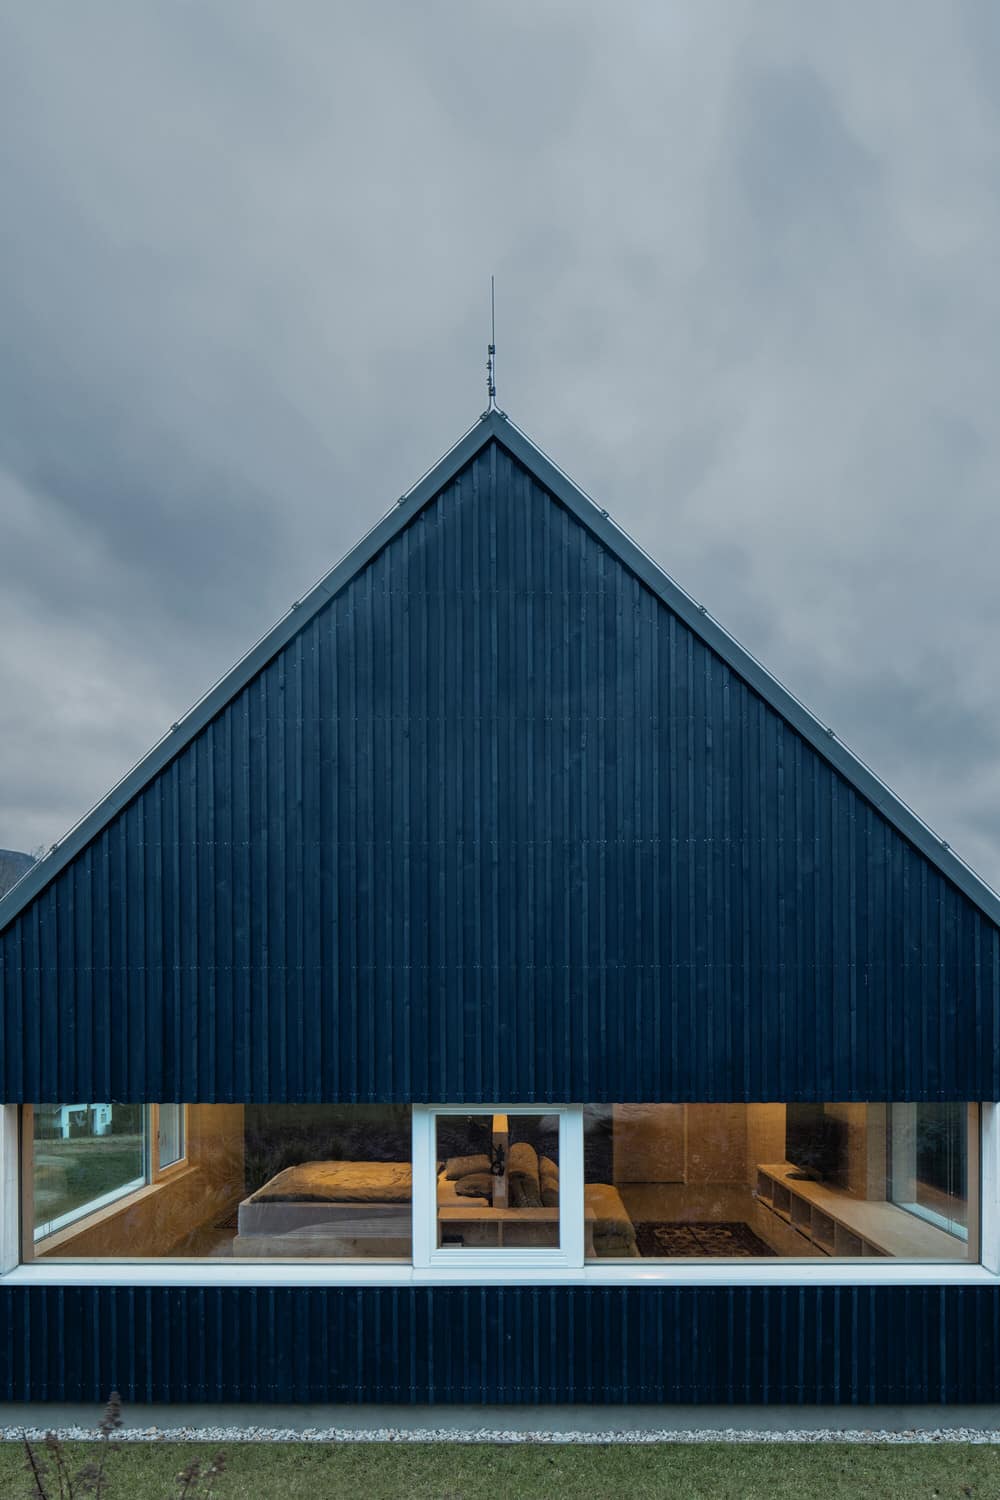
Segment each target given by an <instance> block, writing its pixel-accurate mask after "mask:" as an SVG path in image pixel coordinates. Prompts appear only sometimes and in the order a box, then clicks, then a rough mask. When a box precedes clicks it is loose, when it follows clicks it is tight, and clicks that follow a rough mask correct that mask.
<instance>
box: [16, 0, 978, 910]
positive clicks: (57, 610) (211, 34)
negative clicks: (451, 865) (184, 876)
mask: <svg viewBox="0 0 1000 1500" xmlns="http://www.w3.org/2000/svg"><path fill="white" fill-rule="evenodd" d="M998 265H1000V4H997V3H996V0H981V3H978V0H968V3H963V0H936V3H929V0H883V3H878V0H864V3H861V0H856V3H852V4H836V5H832V4H830V3H828V0H822V3H819V0H787V3H782V0H748V3H742V0H679V3H677V4H669V5H668V4H664V3H662V0H649V3H646V4H624V5H623V4H621V3H620V0H617V3H615V4H614V5H612V4H611V3H610V0H608V3H606V4H602V5H586V4H581V3H580V0H572V3H565V4H564V3H554V0H530V3H522V0H513V3H511V0H507V3H505V4H504V5H503V6H502V7H500V6H489V7H487V6H485V5H477V4H470V3H454V4H442V3H421V4H420V5H413V4H409V3H383V0H373V3H371V4H365V5H348V4H335V3H332V0H328V3H311V0H281V3H278V0H274V3H272V4H268V5H263V4H255V3H250V0H230V3H222V0H198V3H195V0H158V3H145V0H122V3H119V4H115V3H106V0H86V3H80V0H65V3H56V0H0V330H2V334H0V705H2V712H3V720H2V722H3V756H2V766H3V776H2V784H0V846H7V847H14V848H24V849H30V848H34V847H36V846H38V845H40V844H43V843H49V842H51V841H52V840H53V839H55V838H57V837H59V836H60V835H61V834H62V833H64V832H65V831H66V829H67V827H68V826H69V825H70V824H71V823H72V822H74V821H75V820H76V818H77V817H78V816H79V815H80V814H81V813H83V812H84V811H85V810H86V808H87V807H88V806H89V805H90V804H91V803H92V802H94V801H95V800H97V798H98V797H100V796H101V795H102V794H103V793H104V792H105V791H106V790H107V789H108V787H109V786H110V785H111V784H112V782H114V781H115V780H116V779H117V778H118V776H119V775H120V774H121V773H122V772H123V771H125V770H126V769H127V768H128V766H129V765H130V764H131V763H132V762H133V761H134V760H136V759H137V758H138V757H139V755H140V754H142V753H143V751H145V750H146V749H147V748H148V747H149V745H150V744H151V743H152V742H153V741H154V740H155V739H157V738H158V737H159V735H160V733H161V732H162V731H163V730H164V729H165V728H166V727H167V726H168V725H169V724H170V723H171V721H172V720H174V719H176V718H177V717H178V716H179V714H180V713H181V712H182V711H183V710H184V709H185V708H186V707H187V706H188V705H189V704H190V703H191V701H193V700H194V699H195V698H196V697H198V696H199V695H200V694H201V692H202V691H203V690H204V689H205V688H206V687H208V686H209V684H210V683H211V682H212V681H213V680H214V679H215V678H217V677H218V676H219V675H221V673H222V672H223V671H224V670H225V669H226V668H228V667H229V666H230V665H231V664H232V662H233V661H234V660H235V658H236V657H237V656H239V655H240V654H242V652H243V650H244V649H245V648H246V647H247V646H248V645H249V644H250V642H251V641H252V640H253V639H254V638H255V637H256V636H257V635H259V634H261V633H262V632H263V631H264V630H265V629H266V628H267V627H268V626H269V625H270V624H271V623H272V622H273V621H274V619H275V618H276V617H277V616H278V615H279V614H281V613H282V612H283V611H284V609H285V608H286V607H287V605H288V604H289V602H290V601H291V600H292V599H293V598H296V597H298V595H300V594H301V593H302V592H304V590H305V588H306V586H307V585H308V584H309V583H311V582H312V581H314V580H315V578H316V577H317V576H318V575H319V574H320V573H322V572H324V571H325V570H326V568H327V567H328V566H330V565H331V564H332V563H333V562H334V561H335V560H336V558H337V557H338V556H339V555H340V554H342V553H343V552H344V551H345V550H347V548H348V547H349V546H350V545H351V544H352V543H353V542H354V541H355V540H356V539H357V538H358V536H359V535H360V534H361V533H362V532H363V531H364V530H366V529H367V527H368V526H369V525H370V524H371V522H372V521H373V520H374V519H375V518H376V517H377V516H378V515H379V514H380V513H381V512H382V511H384V510H385V509H386V508H387V507H388V505H389V504H390V503H391V502H392V500H393V499H394V498H395V497H396V496H397V495H398V494H400V493H401V491H402V490H404V489H406V488H407V487H408V486H409V485H410V484H411V483H412V481H413V480H415V479H416V478H417V477H418V475H419V474H420V473H421V472H422V471H423V470H424V469H425V468H427V467H428V465H429V464H430V463H431V462H432V461H433V460H435V459H436V458H437V457H438V456H439V454H440V453H441V452H442V451H443V450H444V449H445V448H447V447H448V446H450V444H451V443H452V442H453V441H454V440H455V439H456V438H457V437H458V436H459V434H460V433H461V432H462V431H463V430H464V429H465V428H466V427H467V426H468V425H469V424H470V423H471V422H472V421H473V420H474V419H475V418H476V416H477V415H478V414H479V412H480V411H481V410H482V407H483V405H484V398H485V387H484V384H483V381H484V374H485V372H484V369H483V363H484V359H485V346H486V342H487V334H488V322H487V314H488V279H489V273H490V271H495V272H496V275H497V286H498V377H499V400H500V405H501V406H502V407H503V408H504V409H505V410H506V411H508V412H509V414H510V415H511V416H512V417H513V418H514V420H515V421H516V422H517V423H518V424H519V425H520V426H522V427H523V428H525V430H526V431H527V432H528V433H529V435H530V436H531V437H533V438H534V439H535V440H536V441H537V442H538V443H539V444H540V446H541V447H543V448H544V449H545V450H546V451H547V452H549V453H550V454H551V455H552V456H553V457H554V458H555V459H556V460H557V461H558V462H559V463H560V464H561V465H562V466H563V468H565V469H566V470H567V471H568V472H569V473H570V474H571V475H572V476H573V478H575V479H576V480H577V482H578V483H580V484H581V485H582V486H583V488H584V489H586V490H587V491H588V492H589V493H591V494H592V495H594V496H595V497H596V498H598V499H599V500H600V501H601V503H602V504H603V505H605V506H606V507H607V508H608V509H609V510H610V511H611V513H612V515H613V516H614V517H615V519H616V520H618V521H619V522H620V524H622V525H623V526H624V527H625V528H626V530H628V531H629V532H631V533H632V535H633V536H635V537H636V538H637V539H638V540H639V541H640V542H641V543H642V544H643V545H644V546H645V548H646V549H647V551H649V552H651V553H652V554H653V556H654V557H656V559H657V560H658V561H659V562H661V563H662V564H663V565H664V566H665V567H666V569H667V571H668V572H670V573H671V574H672V575H673V576H674V577H675V578H677V579H678V581H679V582H680V583H682V584H683V585H684V586H685V587H686V588H687V589H688V590H689V591H690V592H691V593H693V594H694V595H695V596H696V597H697V598H699V599H700V600H702V601H703V602H704V603H705V604H706V605H707V606H708V608H709V609H710V610H711V611H712V613H713V614H714V615H716V616H717V617H718V618H719V619H720V620H721V621H722V622H723V623H724V624H725V625H726V626H727V627H728V628H729V629H730V630H731V631H732V632H733V633H734V634H735V635H736V636H737V637H738V638H739V639H741V640H742V641H743V643H744V644H745V645H747V646H748V647H749V648H750V649H751V650H752V651H753V652H754V653H755V654H756V655H757V656H759V657H761V658H762V659H763V660H764V662H765V663H766V665H767V666H769V667H770V668H771V670H772V671H774V672H775V673H776V674H777V675H778V676H779V677H781V678H782V679H783V680H784V681H785V682H786V683H787V685H788V686H789V687H791V688H792V689H793V691H795V692H796V693H797V694H798V695H799V696H800V697H801V698H803V699H804V700H805V702H806V703H807V704H808V705H809V706H810V707H811V708H812V709H813V710H814V711H815V712H817V713H818V714H819V716H820V717H821V718H822V719H823V720H824V721H825V722H828V723H830V724H832V725H833V726H834V728H835V729H837V731H838V732H839V733H840V734H841V735H842V737H843V738H845V739H846V740H847V742H848V743H849V744H850V745H851V746H852V748H853V749H855V750H856V751H857V752H858V753H859V754H861V755H862V756H863V757H864V758H865V759H866V760H867V761H868V762H869V763H870V764H871V765H872V766H873V767H874V769H875V770H876V771H878V772H879V774H881V775H882V776H883V777H884V778H885V779H886V780H887V781H888V782H889V784H890V785H891V786H892V787H893V788H894V789H895V790H896V791H897V792H898V793H899V794H900V795H902V796H903V797H905V798H906V800H907V801H909V802H910V803H911V804H912V805H913V806H914V807H915V808H916V810H917V811H918V812H919V813H920V814H921V815H922V816H923V817H924V818H926V820H927V821H928V822H930V823H931V824H932V826H933V827H935V828H936V829H937V831H938V832H939V833H941V834H942V835H943V836H944V837H945V838H947V839H948V840H949V841H950V842H951V843H952V844H953V845H954V846H955V848H956V849H957V850H958V851H959V852H960V853H961V854H963V855H964V856H965V858H967V859H968V860H969V861H970V863H972V864H973V865H974V866H975V867H976V868H977V869H978V870H979V871H980V873H981V874H983V875H984V876H985V877H986V878H987V879H988V880H990V882H991V883H992V884H993V885H995V886H996V885H1000V673H998V667H997V664H998V656H1000V588H998V586H997V574H998V568H997V552H998V543H1000V508H998V504H997V491H998V479H1000V424H998V420H997V391H998V388H1000V277H998V274H997V268H998Z"/></svg>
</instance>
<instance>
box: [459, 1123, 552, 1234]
mask: <svg viewBox="0 0 1000 1500" xmlns="http://www.w3.org/2000/svg"><path fill="white" fill-rule="evenodd" d="M436 1130H437V1134H436V1154H437V1200H438V1211H437V1223H438V1234H437V1243H438V1246H439V1247H440V1248H441V1249H456V1250H457V1249H466V1250H504V1249H510V1250H515V1249H516V1250H555V1249H558V1248H559V1117H558V1115H538V1114H533V1115H525V1114H487V1113H483V1114H476V1115H469V1114H462V1115H459V1114H440V1115H438V1117H437V1122H436Z"/></svg>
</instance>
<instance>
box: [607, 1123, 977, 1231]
mask: <svg viewBox="0 0 1000 1500" xmlns="http://www.w3.org/2000/svg"><path fill="white" fill-rule="evenodd" d="M584 1131H585V1134H584V1140H585V1152H584V1160H585V1168H584V1171H585V1178H586V1182H587V1184H588V1186H587V1188H586V1189H585V1191H586V1193H587V1194H588V1196H590V1195H591V1194H592V1192H593V1189H592V1188H591V1186H590V1184H592V1183H595V1184H596V1183H600V1184H611V1190H612V1191H613V1192H614V1194H616V1195H617V1199H618V1200H619V1201H618V1204H617V1208H618V1210H619V1212H618V1226H619V1231H620V1232H621V1233H622V1234H624V1236H625V1239H626V1241H627V1242H628V1243H627V1248H626V1250H625V1254H627V1255H629V1256H632V1257H639V1258H642V1259H674V1258H683V1259H706V1258H709V1259H715V1258H726V1259H740V1260H743V1259H761V1258H771V1257H775V1256H783V1257H794V1258H796V1259H799V1258H802V1257H818V1256H835V1257H837V1258H851V1259H853V1258H857V1257H868V1256H892V1257H901V1258H904V1259H907V1260H924V1259H927V1260H965V1259H968V1258H969V1256H970V1254H973V1253H974V1251H975V1229H976V1214H975V1205H974V1203H973V1204H970V1184H974V1183H975V1181H976V1180H977V1179H976V1171H975V1154H976V1142H977V1138H978V1117H977V1113H976V1111H975V1109H974V1107H972V1106H969V1105H965V1104H935V1105H926V1104H893V1105H886V1104H869V1103H840V1104H837V1103H831V1104H620V1105H619V1104H616V1105H609V1106H602V1107H590V1108H588V1109H586V1110H585V1111H584ZM970 1162H971V1163H972V1164H973V1166H972V1169H970ZM603 1191H605V1192H606V1193H607V1192H608V1190H607V1189H604V1190H603ZM971 1196H972V1197H973V1198H974V1196H975V1194H974V1192H973V1193H972V1194H971ZM611 1207H612V1210H614V1208H615V1207H616V1205H615V1203H614V1201H613V1200H612V1204H611ZM970 1208H971V1209H972V1210H973V1211H972V1212H970ZM628 1225H631V1235H629V1233H628ZM970 1229H971V1231H972V1232H971V1233H970ZM598 1253H600V1252H598Z"/></svg>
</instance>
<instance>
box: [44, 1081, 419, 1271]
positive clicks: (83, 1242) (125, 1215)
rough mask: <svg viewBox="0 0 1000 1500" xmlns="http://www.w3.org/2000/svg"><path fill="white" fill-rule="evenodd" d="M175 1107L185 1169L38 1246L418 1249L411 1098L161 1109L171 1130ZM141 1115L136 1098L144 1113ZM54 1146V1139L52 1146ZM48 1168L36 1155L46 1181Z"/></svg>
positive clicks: (212, 1253) (273, 1253)
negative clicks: (367, 1102)
mask: <svg viewBox="0 0 1000 1500" xmlns="http://www.w3.org/2000/svg"><path fill="white" fill-rule="evenodd" d="M119 1108H120V1106H118V1105H115V1106H114V1109H115V1118H116V1120H117V1118H118V1110H119ZM174 1112H176V1116H179V1117H181V1119H183V1120H184V1122H185V1123H184V1124H183V1125H181V1126H179V1127H178V1128H179V1129H180V1130H181V1133H182V1139H181V1141H180V1149H181V1150H182V1152H183V1155H184V1160H185V1162H186V1168H187V1169H186V1170H185V1171H183V1172H177V1173H172V1174H168V1175H167V1176H166V1177H165V1178H163V1180H162V1181H158V1182H156V1183H154V1184H153V1185H152V1186H151V1188H150V1189H149V1191H148V1192H146V1193H144V1194H141V1195H139V1196H138V1197H136V1196H132V1197H129V1198H125V1199H123V1201H122V1202H121V1203H119V1204H117V1205H112V1206H111V1207H110V1208H109V1210H108V1212H106V1213H104V1214H102V1215H101V1216H100V1217H99V1219H98V1220H92V1221H88V1222H87V1223H86V1224H81V1225H80V1227H79V1231H78V1232H76V1233H73V1232H69V1233H67V1234H65V1235H60V1236H59V1238H58V1240H57V1241H55V1242H53V1243H52V1244H48V1243H47V1242H46V1241H42V1242H41V1243H40V1244H39V1245H38V1246H37V1249H36V1253H37V1254H39V1255H52V1256H55V1255H58V1256H60V1257H63V1258H67V1259H73V1260H79V1259H87V1258H88V1257H96V1256H100V1257H105V1258H111V1259H121V1260H134V1259H145V1258H164V1257H181V1258H185V1259H189V1258H194V1259H202V1258H206V1257H208V1258H213V1259H214V1258H218V1257H233V1258H236V1259H241V1260H247V1259H250V1260H256V1259H272V1260H303V1259H308V1260H314V1259H328V1260H409V1259H410V1258H411V1254H412V1251H411V1239H412V1202H411V1198H412V1170H411V1165H410V1156H411V1124H410V1109H409V1106H407V1105H344V1106H340V1105H304V1104H303V1105H298V1104H297V1105H245V1106H244V1105H242V1104H189V1105H186V1106H184V1105H178V1106H161V1109H160V1127H161V1132H162V1131H163V1129H164V1126H167V1125H168V1121H169V1119H170V1116H171V1114H172V1113H174ZM44 1113H45V1112H44V1111H40V1112H39V1114H40V1115H44ZM141 1113H142V1112H141V1110H139V1108H138V1107H135V1112H134V1117H135V1118H140V1117H141ZM168 1129H173V1127H169V1126H168ZM185 1136H186V1139H184V1138H183V1137H185ZM173 1139H174V1142H175V1144H176V1140H177V1130H176V1129H173ZM98 1144H100V1143H98ZM39 1149H40V1147H38V1146H36V1151H38V1150H39ZM48 1149H49V1143H48V1141H47V1140H46V1141H45V1142H44V1152H43V1153H42V1154H43V1155H44V1154H45V1153H47V1152H48ZM168 1149H173V1147H171V1145H170V1142H169V1141H168ZM161 1160H162V1158H161ZM46 1165H47V1163H46V1162H44V1161H41V1160H40V1159H39V1158H37V1157H36V1167H35V1177H36V1181H37V1180H38V1179H39V1176H40V1174H41V1172H42V1169H43V1167H45V1166H46Z"/></svg>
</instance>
